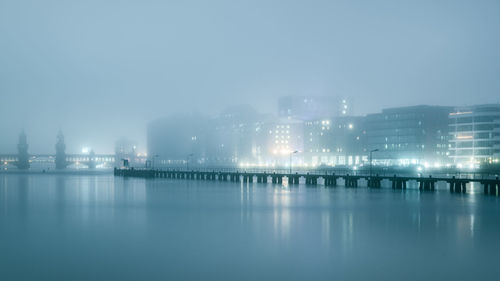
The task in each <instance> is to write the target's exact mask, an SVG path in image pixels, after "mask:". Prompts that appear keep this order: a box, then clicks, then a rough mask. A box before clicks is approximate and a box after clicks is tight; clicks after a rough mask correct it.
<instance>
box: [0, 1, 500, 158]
mask: <svg viewBox="0 0 500 281" xmlns="http://www.w3.org/2000/svg"><path fill="white" fill-rule="evenodd" d="M499 30H500V1H495V0H493V1H479V0H475V1H473V0H470V1H459V0H450V1H438V0H429V1H427V0H419V1H415V0H413V1H403V0H385V1H369V0H367V1H334V0H329V1H312V0H305V1H294V0H282V1H271V0H264V1H258V0H251V1H237V0H227V1H216V0H211V1H151V0H141V1H139V0H137V1H112V0H85V1H83V0H82V1H62V0H61V1H51V0H44V1H36V0H34V1H25V0H0V153H7V152H15V150H16V147H15V145H16V143H17V137H18V133H19V132H20V130H21V129H22V128H24V129H25V131H26V133H27V135H28V141H29V143H30V150H29V151H30V152H31V153H37V152H38V153H40V152H53V151H54V144H55V136H56V134H57V131H58V129H59V128H61V129H62V130H63V132H64V134H65V136H66V142H67V146H68V149H67V151H68V152H69V153H71V152H78V151H79V150H80V148H81V147H82V146H90V147H93V148H94V149H95V151H96V153H109V152H112V151H113V143H114V141H115V140H116V139H118V138H119V137H121V136H128V137H129V138H131V139H135V140H137V141H138V142H139V145H140V146H142V150H145V147H144V146H145V143H146V141H145V129H146V126H145V125H146V123H147V122H148V121H151V120H152V119H155V118H157V117H162V116H167V115H170V114H172V113H174V112H181V111H188V112H195V111H199V112H203V113H207V114H216V113H217V112H219V111H221V110H223V109H224V108H225V107H227V106H231V105H237V104H244V103H248V104H250V105H252V106H254V107H255V108H256V109H257V110H259V111H260V112H264V113H266V112H275V111H276V104H277V98H278V97H279V96H282V95H334V96H344V97H348V98H350V99H351V100H352V102H353V107H354V113H356V114H365V113H370V112H377V111H379V110H381V109H382V108H384V107H392V106H404V105H414V104H441V105H466V104H475V103H488V102H498V101H499V100H500V91H499V90H500V79H499V77H500V51H499V50H500V38H499V37H500V32H499Z"/></svg>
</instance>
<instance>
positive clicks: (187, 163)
mask: <svg viewBox="0 0 500 281" xmlns="http://www.w3.org/2000/svg"><path fill="white" fill-rule="evenodd" d="M193 155H194V154H193V153H191V154H188V155H187V156H186V171H189V157H191V156H193Z"/></svg>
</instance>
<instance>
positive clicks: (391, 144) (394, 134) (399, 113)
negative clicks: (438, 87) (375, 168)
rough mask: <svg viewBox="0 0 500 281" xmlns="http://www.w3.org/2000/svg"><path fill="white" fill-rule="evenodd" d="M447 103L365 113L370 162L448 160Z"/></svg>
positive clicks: (402, 163) (395, 162) (421, 162)
mask: <svg viewBox="0 0 500 281" xmlns="http://www.w3.org/2000/svg"><path fill="white" fill-rule="evenodd" d="M452 110H453V108H452V107H448V106H429V105H418V106H408V107H397V108H387V109H384V110H382V112H381V113H376V114H368V115H367V116H366V118H365V119H366V120H365V130H366V137H367V143H366V148H367V150H368V151H370V150H375V149H378V151H377V152H376V153H374V154H373V159H374V161H377V162H380V163H383V164H387V165H408V164H424V165H425V164H429V165H430V164H432V163H440V162H442V161H446V160H447V159H448V139H449V134H448V130H449V128H448V122H449V121H448V115H449V113H450V112H452Z"/></svg>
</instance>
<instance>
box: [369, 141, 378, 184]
mask: <svg viewBox="0 0 500 281" xmlns="http://www.w3.org/2000/svg"><path fill="white" fill-rule="evenodd" d="M377 151H378V148H377V149H373V150H370V180H371V179H372V159H373V157H372V153H373V152H377Z"/></svg>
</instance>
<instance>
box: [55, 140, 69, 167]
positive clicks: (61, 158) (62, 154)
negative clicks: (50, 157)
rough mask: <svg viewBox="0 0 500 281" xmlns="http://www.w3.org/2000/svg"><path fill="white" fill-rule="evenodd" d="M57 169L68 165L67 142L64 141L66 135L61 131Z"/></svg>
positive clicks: (57, 149)
mask: <svg viewBox="0 0 500 281" xmlns="http://www.w3.org/2000/svg"><path fill="white" fill-rule="evenodd" d="M55 163H56V169H65V168H66V167H67V166H68V162H67V161H66V144H65V143H64V135H63V134H62V132H61V131H59V133H58V134H57V143H56V160H55Z"/></svg>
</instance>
